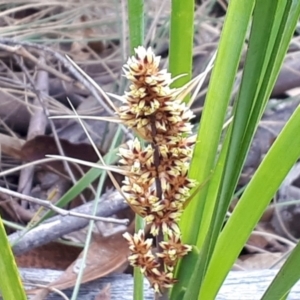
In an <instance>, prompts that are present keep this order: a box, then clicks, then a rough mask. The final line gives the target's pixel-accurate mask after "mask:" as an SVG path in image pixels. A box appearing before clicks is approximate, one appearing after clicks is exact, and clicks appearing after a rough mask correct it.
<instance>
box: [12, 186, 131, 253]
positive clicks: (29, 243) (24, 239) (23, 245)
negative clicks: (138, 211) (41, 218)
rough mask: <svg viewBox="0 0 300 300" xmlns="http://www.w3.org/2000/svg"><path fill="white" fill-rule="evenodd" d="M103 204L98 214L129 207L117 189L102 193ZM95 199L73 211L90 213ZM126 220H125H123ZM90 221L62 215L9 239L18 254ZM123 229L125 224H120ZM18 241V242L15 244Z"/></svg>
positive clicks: (82, 226) (114, 212)
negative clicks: (24, 233)
mask: <svg viewBox="0 0 300 300" xmlns="http://www.w3.org/2000/svg"><path fill="white" fill-rule="evenodd" d="M100 200H101V205H98V207H97V212H96V216H98V217H109V216H112V215H113V214H116V213H117V212H120V211H122V210H124V209H125V208H128V205H127V203H125V201H124V199H123V197H122V196H121V195H120V194H119V193H118V192H116V191H114V192H107V193H106V194H104V195H102V196H101V198H100ZM93 205H94V201H90V202H88V203H86V204H83V205H81V206H79V207H76V208H74V209H72V210H71V212H72V213H74V212H75V213H79V214H84V215H90V214H91V213H92V211H93ZM123 221H125V220H123ZM89 222H90V220H89V219H87V218H79V217H77V216H76V217H75V216H71V215H68V216H62V215H57V216H55V217H52V218H49V219H47V220H46V221H45V222H44V223H43V224H40V225H39V226H37V227H35V228H34V229H31V230H30V231H28V232H27V233H26V235H23V231H18V232H15V233H13V234H11V235H10V236H9V241H10V243H11V244H13V246H12V249H13V252H14V253H15V254H16V255H20V254H22V253H25V252H27V251H29V250H31V249H33V248H36V247H39V246H42V245H45V244H48V243H49V242H51V241H56V240H57V239H58V238H60V237H62V236H64V235H66V234H69V233H71V232H74V231H77V230H80V229H82V228H84V227H86V226H87V225H88V223H89ZM120 226H122V229H123V226H124V225H123V224H122V225H120ZM16 242H17V244H15V243H16Z"/></svg>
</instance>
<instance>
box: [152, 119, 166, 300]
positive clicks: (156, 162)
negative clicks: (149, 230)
mask: <svg viewBox="0 0 300 300" xmlns="http://www.w3.org/2000/svg"><path fill="white" fill-rule="evenodd" d="M150 124H151V134H152V143H151V145H152V148H153V149H154V153H153V160H154V166H155V171H156V177H155V185H156V196H157V197H158V199H160V201H162V194H163V193H162V186H161V181H160V179H159V171H158V168H159V166H160V158H159V156H160V153H159V148H158V145H157V143H156V141H155V137H156V134H157V130H156V126H155V116H151V119H150ZM163 240H164V234H163V232H162V229H161V228H160V229H159V232H158V235H157V236H156V246H157V249H158V252H161V250H162V249H161V247H160V242H162V241H163ZM159 261H160V271H161V272H164V263H163V259H159ZM154 299H155V300H158V299H161V300H167V299H168V290H167V289H165V290H164V291H163V292H162V295H159V293H155V295H154Z"/></svg>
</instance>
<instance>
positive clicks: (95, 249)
mask: <svg viewBox="0 0 300 300" xmlns="http://www.w3.org/2000/svg"><path fill="white" fill-rule="evenodd" d="M82 254H83V253H81V254H80V255H79V256H78V258H77V259H76V260H75V261H74V262H73V263H72V264H71V265H70V266H69V267H68V268H67V269H66V270H65V272H64V273H63V274H62V275H61V276H60V277H59V278H58V279H57V280H55V281H54V282H52V283H50V284H49V285H48V287H51V288H56V289H59V290H64V289H67V288H70V287H73V286H74V285H75V282H76V279H77V276H78V270H79V268H80V264H81V259H82ZM128 255H129V249H128V244H127V241H126V240H125V239H124V238H123V236H122V233H120V232H118V233H116V234H114V235H111V236H109V237H101V236H99V235H95V236H94V239H93V241H92V243H91V245H90V247H89V250H88V255H87V260H86V262H85V265H86V266H85V270H84V272H83V277H82V281H81V283H85V282H89V281H92V280H94V279H98V278H101V277H104V276H106V275H109V274H111V273H113V272H123V271H124V270H125V269H126V267H127V265H128V263H127V257H128ZM28 293H30V294H33V293H35V294H36V295H35V297H36V298H34V299H40V298H39V297H40V295H45V293H47V290H41V289H38V290H36V289H35V290H29V291H28Z"/></svg>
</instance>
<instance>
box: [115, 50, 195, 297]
mask: <svg viewBox="0 0 300 300" xmlns="http://www.w3.org/2000/svg"><path fill="white" fill-rule="evenodd" d="M159 62H160V57H158V56H155V54H154V53H153V51H152V49H151V48H148V49H145V48H144V47H141V46H139V47H138V48H136V49H135V55H134V56H133V57H131V58H129V59H128V61H127V63H126V64H125V65H124V67H123V71H124V74H125V77H126V78H127V79H128V80H130V81H131V84H130V87H129V91H127V92H125V94H124V96H122V97H118V99H120V100H121V103H122V105H121V107H120V108H119V110H118V115H119V118H120V119H121V120H122V122H123V123H124V124H125V125H127V126H128V127H129V128H132V129H133V130H134V131H135V132H136V133H138V134H139V135H140V136H141V137H142V138H143V139H145V140H146V141H147V142H149V145H148V146H146V147H142V144H141V143H140V141H139V140H138V139H135V140H134V141H129V142H127V146H126V148H124V147H123V148H120V151H119V156H120V158H121V159H120V163H121V164H122V165H123V168H124V169H125V170H127V173H126V177H125V179H124V181H123V187H122V190H123V192H124V194H125V195H126V198H127V201H128V203H129V205H130V206H131V207H132V208H133V210H134V211H135V212H136V213H137V214H139V215H140V216H142V217H143V218H144V219H145V221H146V223H147V224H149V225H150V233H151V234H152V235H153V236H155V237H156V238H157V247H158V250H157V251H156V252H155V251H153V249H152V248H153V241H152V239H145V233H144V232H143V231H141V230H140V231H139V232H138V233H136V234H134V235H133V236H132V235H130V234H128V233H126V234H124V238H125V239H126V240H127V241H128V243H129V249H130V251H131V255H130V256H129V258H128V259H129V262H130V263H131V265H133V266H138V267H140V268H141V270H142V272H143V273H144V274H145V276H146V277H147V278H148V280H149V282H150V284H151V286H152V287H153V288H154V290H155V291H156V292H157V293H160V292H162V291H163V290H164V289H167V288H170V287H171V286H172V285H173V284H174V283H176V279H175V278H173V270H174V266H175V265H176V263H177V261H178V259H179V258H181V257H183V256H184V255H186V254H187V253H188V252H189V251H190V250H191V247H190V246H188V245H184V244H182V243H181V238H180V229H179V226H178V221H179V219H180V216H181V214H182V211H183V206H184V204H185V203H186V201H187V199H188V198H189V197H190V190H191V189H192V188H193V187H195V182H194V180H191V179H189V178H188V177H187V174H188V168H189V160H190V158H191V156H192V151H193V145H194V144H195V141H196V139H195V136H190V134H191V132H192V125H191V124H190V120H191V118H193V113H192V111H191V110H190V109H189V108H188V107H187V106H186V104H185V103H182V95H183V94H184V89H185V88H184V87H183V88H180V89H172V88H171V87H170V84H171V83H172V82H173V80H172V78H171V74H170V73H168V72H167V70H160V69H159ZM190 86H191V84H187V85H186V87H187V88H190ZM163 234H165V235H167V236H168V239H167V240H166V241H165V240H159V239H160V237H161V236H162V235H163Z"/></svg>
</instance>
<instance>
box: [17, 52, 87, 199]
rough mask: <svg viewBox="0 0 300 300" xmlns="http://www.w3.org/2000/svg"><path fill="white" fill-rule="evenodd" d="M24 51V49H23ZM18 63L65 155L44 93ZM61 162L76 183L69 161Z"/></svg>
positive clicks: (61, 153) (60, 152)
mask: <svg viewBox="0 0 300 300" xmlns="http://www.w3.org/2000/svg"><path fill="white" fill-rule="evenodd" d="M23 50H25V49H23ZM25 51H26V50H25ZM26 52H27V51H26ZM17 62H18V60H17ZM18 63H19V62H18ZM19 65H20V67H21V69H22V70H23V72H24V74H25V76H26V77H27V79H28V81H29V83H30V85H31V87H32V90H33V92H34V93H35V94H36V97H37V99H38V102H39V104H40V106H41V107H42V109H43V112H44V115H45V116H46V117H47V118H48V120H49V124H50V127H51V131H52V133H53V137H54V141H55V143H56V146H57V149H58V152H59V154H60V155H62V156H65V153H64V150H63V148H62V146H61V143H60V140H59V137H58V134H57V132H56V128H55V126H54V123H53V121H52V120H51V118H50V114H49V111H48V109H47V106H46V105H45V103H44V100H43V97H42V95H43V94H44V91H43V90H40V89H38V88H36V87H35V84H34V82H33V80H32V78H31V76H30V74H29V72H28V70H27V68H26V67H25V65H24V64H23V63H19ZM62 163H63V165H64V168H65V170H66V171H67V173H68V175H69V176H70V178H71V181H72V183H73V184H74V185H75V184H76V178H75V176H74V174H73V172H72V169H71V168H70V165H69V163H68V162H67V161H64V160H63V161H62ZM27 194H28V193H27ZM80 198H81V199H82V201H83V202H86V199H85V197H84V195H82V194H80Z"/></svg>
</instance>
